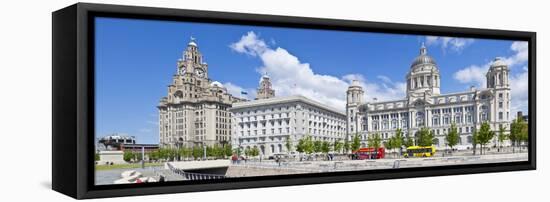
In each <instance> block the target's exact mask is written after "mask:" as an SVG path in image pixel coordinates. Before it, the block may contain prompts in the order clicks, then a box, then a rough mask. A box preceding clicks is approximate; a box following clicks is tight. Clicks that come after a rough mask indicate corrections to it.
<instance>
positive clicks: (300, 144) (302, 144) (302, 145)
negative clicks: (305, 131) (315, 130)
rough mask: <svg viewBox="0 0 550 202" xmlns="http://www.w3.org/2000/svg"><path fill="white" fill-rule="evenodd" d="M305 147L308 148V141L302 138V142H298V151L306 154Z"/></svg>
mask: <svg viewBox="0 0 550 202" xmlns="http://www.w3.org/2000/svg"><path fill="white" fill-rule="evenodd" d="M305 147H306V139H305V138H301V139H300V140H298V145H296V151H297V152H300V153H304V152H305V151H306V150H305Z"/></svg>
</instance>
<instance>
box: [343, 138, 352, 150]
mask: <svg viewBox="0 0 550 202" xmlns="http://www.w3.org/2000/svg"><path fill="white" fill-rule="evenodd" d="M350 148H351V146H350V144H349V141H348V140H347V139H346V140H344V148H343V149H344V153H348V151H349V150H350Z"/></svg>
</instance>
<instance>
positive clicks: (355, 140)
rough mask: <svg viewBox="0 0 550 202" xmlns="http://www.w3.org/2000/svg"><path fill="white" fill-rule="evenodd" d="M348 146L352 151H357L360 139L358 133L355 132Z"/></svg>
mask: <svg viewBox="0 0 550 202" xmlns="http://www.w3.org/2000/svg"><path fill="white" fill-rule="evenodd" d="M350 147H351V150H352V151H357V150H358V149H359V148H360V147H361V139H359V134H358V133H355V135H354V136H353V141H352V142H351V145H350Z"/></svg>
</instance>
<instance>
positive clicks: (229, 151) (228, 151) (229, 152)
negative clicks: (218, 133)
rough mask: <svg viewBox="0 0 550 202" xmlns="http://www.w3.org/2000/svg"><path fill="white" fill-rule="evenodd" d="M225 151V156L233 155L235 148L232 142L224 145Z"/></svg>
mask: <svg viewBox="0 0 550 202" xmlns="http://www.w3.org/2000/svg"><path fill="white" fill-rule="evenodd" d="M223 153H224V157H226V156H231V155H233V149H232V146H231V144H224V145H223ZM237 155H238V154H237Z"/></svg>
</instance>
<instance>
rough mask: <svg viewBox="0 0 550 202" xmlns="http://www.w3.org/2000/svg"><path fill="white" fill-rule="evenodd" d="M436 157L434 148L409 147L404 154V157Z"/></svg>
mask: <svg viewBox="0 0 550 202" xmlns="http://www.w3.org/2000/svg"><path fill="white" fill-rule="evenodd" d="M434 155H435V147H434V146H425V147H423V146H410V147H407V152H405V153H404V154H403V157H405V158H409V157H431V156H434Z"/></svg>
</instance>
